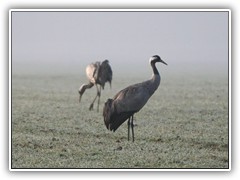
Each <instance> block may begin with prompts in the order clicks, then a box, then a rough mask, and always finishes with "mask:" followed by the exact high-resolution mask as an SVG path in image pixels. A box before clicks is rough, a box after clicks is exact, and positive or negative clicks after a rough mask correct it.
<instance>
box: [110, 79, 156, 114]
mask: <svg viewBox="0 0 240 180" xmlns="http://www.w3.org/2000/svg"><path fill="white" fill-rule="evenodd" d="M150 96H151V94H150V93H149V90H148V88H147V82H143V83H139V84H135V85H132V86H129V87H127V88H125V89H123V90H121V91H120V92H119V93H117V94H116V95H115V97H114V98H113V99H114V106H115V108H116V110H117V112H118V113H123V112H137V111H139V110H140V109H141V108H142V107H143V106H144V105H145V104H146V103H147V101H148V99H149V98H150Z"/></svg>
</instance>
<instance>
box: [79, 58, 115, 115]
mask: <svg viewBox="0 0 240 180" xmlns="http://www.w3.org/2000/svg"><path fill="white" fill-rule="evenodd" d="M86 75H87V78H88V80H89V83H88V84H83V85H81V86H80V88H79V90H78V92H79V103H80V102H81V97H82V95H83V93H84V92H85V90H86V89H90V88H91V87H93V86H94V85H95V86H96V88H97V95H96V96H95V98H94V99H93V102H92V103H91V104H90V107H89V110H92V109H93V105H94V102H95V100H96V99H97V97H98V106H97V111H99V103H100V96H101V88H102V89H104V86H105V83H106V82H109V84H110V88H111V83H112V68H111V66H110V65H109V61H108V60H107V59H106V60H104V61H103V62H99V61H97V62H95V63H91V64H89V65H88V66H87V67H86ZM98 85H99V86H100V87H98Z"/></svg>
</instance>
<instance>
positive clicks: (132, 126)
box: [131, 115, 134, 142]
mask: <svg viewBox="0 0 240 180" xmlns="http://www.w3.org/2000/svg"><path fill="white" fill-rule="evenodd" d="M131 128H132V141H133V142H134V125H133V115H132V119H131Z"/></svg>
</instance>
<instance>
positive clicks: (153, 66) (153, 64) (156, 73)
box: [151, 61, 159, 75]
mask: <svg viewBox="0 0 240 180" xmlns="http://www.w3.org/2000/svg"><path fill="white" fill-rule="evenodd" d="M155 63H156V62H155V61H152V62H151V66H152V69H153V74H154V75H159V72H158V70H157V68H156V66H155Z"/></svg>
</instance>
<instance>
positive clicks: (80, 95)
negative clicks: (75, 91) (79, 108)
mask: <svg viewBox="0 0 240 180" xmlns="http://www.w3.org/2000/svg"><path fill="white" fill-rule="evenodd" d="M81 97H82V94H80V93H79V103H80V102H81Z"/></svg>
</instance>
